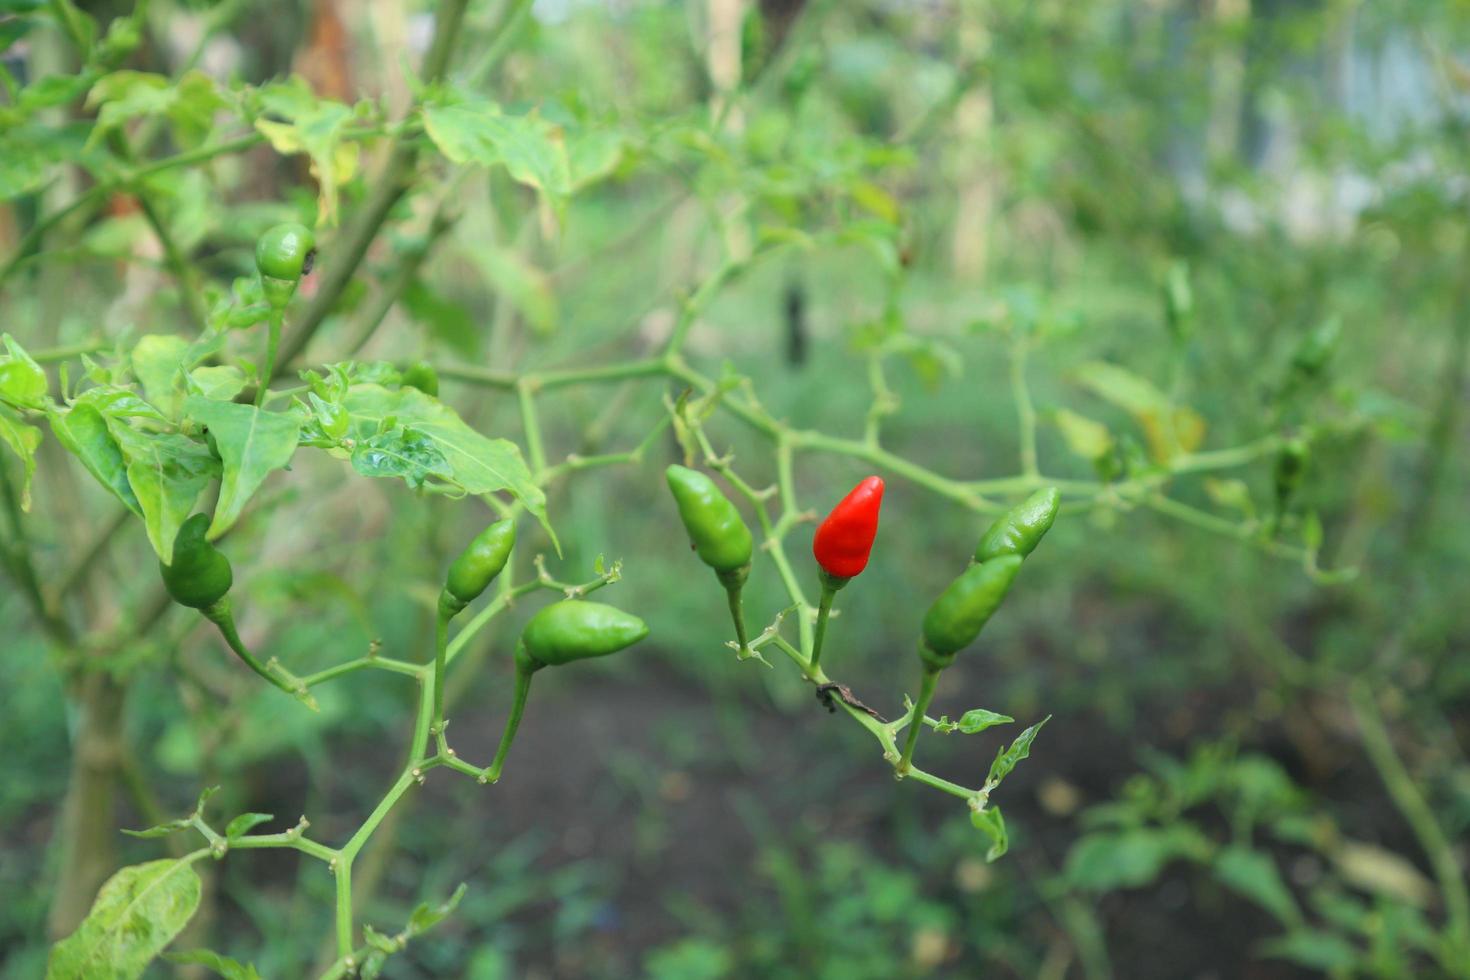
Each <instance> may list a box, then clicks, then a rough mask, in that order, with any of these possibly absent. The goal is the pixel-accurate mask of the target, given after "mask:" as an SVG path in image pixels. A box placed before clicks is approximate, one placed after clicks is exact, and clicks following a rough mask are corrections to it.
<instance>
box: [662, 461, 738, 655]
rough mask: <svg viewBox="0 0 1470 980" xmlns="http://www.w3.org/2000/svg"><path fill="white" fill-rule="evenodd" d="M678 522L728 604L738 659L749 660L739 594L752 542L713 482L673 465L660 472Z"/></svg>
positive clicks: (731, 506)
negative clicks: (718, 582) (736, 643)
mask: <svg viewBox="0 0 1470 980" xmlns="http://www.w3.org/2000/svg"><path fill="white" fill-rule="evenodd" d="M664 477H665V479H667V480H668V482H669V490H670V491H672V492H673V494H674V503H676V504H677V505H678V507H679V519H680V520H682V521H683V522H684V530H685V531H687V532H688V533H689V542H690V544H691V545H692V546H693V547H694V551H695V553H696V554H698V555H699V558H700V560H701V561H703V562H704V563H705V564H706V565H708V566H709V567H710V568H713V569H714V570H715V575H716V576H718V578H719V580H720V584H721V585H723V586H724V587H725V595H726V598H727V599H728V600H729V605H730V619H731V620H732V621H733V622H734V624H735V639H736V641H737V642H738V643H739V644H740V657H741V659H745V658H747V657H750V656H752V655H753V654H751V653H749V652H748V651H749V649H750V645H749V643H748V642H747V640H746V634H745V614H744V611H743V607H742V606H741V603H740V591H741V589H742V588H743V587H744V586H745V580H746V579H747V578H748V577H749V576H750V559H751V556H752V555H753V554H754V553H755V540H754V539H753V538H752V537H751V536H750V528H748V527H746V525H745V521H744V519H743V518H741V516H740V511H738V510H736V509H735V505H734V504H732V503H730V499H729V498H728V497H726V496H725V495H724V494H723V493H721V492H720V488H719V487H717V486H715V481H714V480H711V479H710V478H709V477H707V476H705V475H704V474H703V473H701V472H699V471H698V470H691V469H690V468H689V467H687V466H679V465H677V464H676V465H673V466H670V467H669V468H668V469H667V470H665V471H664Z"/></svg>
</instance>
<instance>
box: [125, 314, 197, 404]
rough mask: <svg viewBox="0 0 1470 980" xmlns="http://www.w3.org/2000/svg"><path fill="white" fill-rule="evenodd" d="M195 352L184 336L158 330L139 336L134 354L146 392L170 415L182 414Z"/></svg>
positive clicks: (135, 367) (135, 365)
mask: <svg viewBox="0 0 1470 980" xmlns="http://www.w3.org/2000/svg"><path fill="white" fill-rule="evenodd" d="M191 356H192V351H191V347H190V344H189V341H187V340H185V339H184V338H183V337H180V336H177V335H175V334H156V333H151V334H146V335H145V336H142V337H139V338H138V343H137V344H136V345H134V347H133V352H132V354H131V355H130V359H131V361H132V365H133V374H134V375H136V376H137V378H138V381H139V382H141V383H142V385H143V394H144V395H145V396H147V399H148V401H149V403H151V404H153V405H155V406H157V407H158V408H159V409H160V410H161V411H162V412H163V413H164V414H165V415H167V416H168V417H169V418H170V419H176V418H178V417H179V399H180V397H181V395H182V392H183V388H184V369H185V368H187V367H188V366H189V364H190V363H191Z"/></svg>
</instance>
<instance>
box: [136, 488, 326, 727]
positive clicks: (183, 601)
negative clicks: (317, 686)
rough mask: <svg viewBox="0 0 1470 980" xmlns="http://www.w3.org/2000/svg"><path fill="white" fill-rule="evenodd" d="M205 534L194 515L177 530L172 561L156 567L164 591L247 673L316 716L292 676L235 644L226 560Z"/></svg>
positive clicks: (200, 517)
mask: <svg viewBox="0 0 1470 980" xmlns="http://www.w3.org/2000/svg"><path fill="white" fill-rule="evenodd" d="M208 528H209V517H208V516H207V515H205V514H194V515H192V516H191V517H190V518H189V519H188V520H186V521H184V523H183V524H182V525H180V527H179V533H178V535H177V536H176V537H175V538H174V553H173V561H171V562H169V563H168V564H167V565H165V564H163V563H162V562H160V563H159V565H158V570H159V572H160V573H161V574H162V576H163V585H164V588H165V589H167V590H168V594H169V595H170V596H171V597H172V598H173V600H174V601H175V602H177V603H179V604H180V605H183V606H188V607H190V608H191V609H197V610H199V612H200V613H202V614H203V615H204V618H205V619H207V620H209V621H210V622H211V623H213V624H214V625H215V626H216V627H218V629H219V631H220V635H221V636H223V637H224V640H225V643H226V644H227V645H228V646H229V648H230V650H231V651H232V652H233V653H234V654H235V656H237V657H239V658H240V659H241V660H242V661H243V662H244V663H245V665H246V666H247V667H249V668H250V669H251V670H253V671H255V672H256V673H257V674H259V675H260V676H261V677H264V678H265V679H266V680H268V681H270V682H271V683H272V684H274V685H275V686H276V687H279V688H280V689H281V690H283V691H285V692H286V693H287V694H290V695H292V696H293V697H295V698H297V699H298V700H300V701H301V702H302V703H304V704H305V705H306V706H307V707H308V708H310V709H311V710H313V711H315V710H317V705H316V699H315V698H313V697H312V696H311V692H310V691H309V690H307V687H306V685H305V684H304V683H302V682H301V680H300V679H299V678H298V677H296V675H295V674H292V673H291V672H290V671H289V670H287V669H286V668H285V667H282V666H281V665H280V664H279V663H278V662H276V661H275V660H274V659H273V660H271V662H270V663H261V662H260V660H259V658H257V657H256V656H255V654H253V653H251V652H250V649H249V648H248V647H247V646H245V641H244V640H242V639H240V633H239V631H238V630H237V629H236V628H235V617H234V613H233V612H231V610H230V600H229V596H228V593H229V591H230V586H231V585H233V584H234V580H235V576H234V572H232V571H231V570H230V560H229V559H228V558H226V557H225V556H224V553H223V552H221V551H220V550H219V549H218V548H216V547H215V546H214V545H212V544H210V542H209V540H208V539H207V538H206V537H205V531H207V530H208Z"/></svg>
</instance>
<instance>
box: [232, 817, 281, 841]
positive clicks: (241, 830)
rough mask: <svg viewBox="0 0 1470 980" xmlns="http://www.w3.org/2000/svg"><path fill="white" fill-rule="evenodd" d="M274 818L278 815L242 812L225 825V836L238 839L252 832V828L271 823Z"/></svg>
mask: <svg viewBox="0 0 1470 980" xmlns="http://www.w3.org/2000/svg"><path fill="white" fill-rule="evenodd" d="M274 819H276V815H275V814H273V813H242V814H240V815H239V816H238V817H236V818H235V819H234V820H231V821H230V822H229V823H228V824H226V825H225V837H226V838H228V839H229V840H238V839H239V838H241V837H244V836H245V835H246V834H248V833H250V831H251V829H252V828H254V827H258V826H259V825H261V824H263V823H270V822H271V821H272V820H274Z"/></svg>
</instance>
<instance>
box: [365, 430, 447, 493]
mask: <svg viewBox="0 0 1470 980" xmlns="http://www.w3.org/2000/svg"><path fill="white" fill-rule="evenodd" d="M342 418H343V420H345V419H346V416H343V417H342ZM352 468H353V469H355V470H357V472H359V473H361V474H362V475H363V476H373V477H402V478H403V482H404V483H407V484H408V485H409V486H410V487H412V488H414V489H417V488H419V487H421V486H423V485H424V482H425V481H426V480H428V479H429V478H430V477H438V478H439V479H441V480H449V479H451V478H452V477H453V471H452V470H451V469H450V467H449V461H448V460H446V459H445V458H444V454H443V453H442V452H440V451H439V447H438V446H436V445H435V444H434V443H433V442H432V441H431V440H429V439H428V438H426V437H425V436H422V435H420V434H419V433H417V432H415V431H413V430H412V429H405V428H404V427H403V426H394V427H393V428H392V429H389V430H388V431H387V432H379V433H376V434H375V435H373V436H371V437H370V438H367V439H362V440H359V441H357V442H356V443H355V444H354V445H353V447H352Z"/></svg>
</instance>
